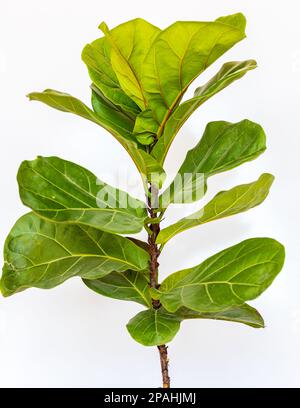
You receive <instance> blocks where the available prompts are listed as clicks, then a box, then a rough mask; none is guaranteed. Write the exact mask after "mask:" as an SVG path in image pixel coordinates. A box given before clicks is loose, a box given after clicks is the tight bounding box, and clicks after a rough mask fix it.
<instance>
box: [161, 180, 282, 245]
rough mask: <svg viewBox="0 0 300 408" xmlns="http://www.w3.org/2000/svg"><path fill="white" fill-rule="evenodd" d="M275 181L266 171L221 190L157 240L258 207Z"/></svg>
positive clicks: (166, 238)
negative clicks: (246, 181)
mask: <svg viewBox="0 0 300 408" xmlns="http://www.w3.org/2000/svg"><path fill="white" fill-rule="evenodd" d="M273 181H274V176H272V175H271V174H268V173H265V174H262V175H261V176H260V177H259V179H258V180H256V181H254V182H252V183H249V184H241V185H240V186H236V187H233V188H232V189H230V190H226V191H221V192H219V193H218V194H217V195H216V196H215V197H214V198H213V199H212V200H211V201H209V202H208V203H207V204H206V205H205V206H204V207H203V208H202V209H201V210H199V211H197V212H195V213H193V214H191V215H189V216H188V217H185V218H182V219H181V220H180V221H178V222H176V223H175V224H172V225H170V226H169V227H167V228H164V229H163V230H162V231H161V232H160V233H159V235H158V237H157V240H156V242H157V243H159V244H165V243H166V242H167V241H169V240H170V239H171V238H172V237H174V236H175V235H177V234H179V233H180V232H183V231H185V230H187V229H189V228H193V227H196V226H198V225H201V224H205V223H207V222H210V221H214V220H218V219H220V218H225V217H229V216H230V215H234V214H238V213H241V212H244V211H247V210H249V209H250V208H253V207H256V206H257V205H259V204H261V203H262V202H263V201H264V200H265V199H266V197H267V196H268V194H269V190H270V187H271V185H272V183H273Z"/></svg>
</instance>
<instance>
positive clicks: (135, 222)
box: [18, 157, 147, 234]
mask: <svg viewBox="0 0 300 408" xmlns="http://www.w3.org/2000/svg"><path fill="white" fill-rule="evenodd" d="M18 183H19V191H20V197H21V200H22V202H23V204H25V205H26V206H28V207H30V208H31V209H32V210H33V211H34V212H35V213H37V214H38V215H40V216H42V217H44V218H48V219H49V220H53V221H55V222H69V223H75V224H81V225H87V226H90V227H94V228H97V229H100V230H102V231H106V232H112V233H120V234H125V233H126V234H129V233H136V232H139V231H141V229H142V228H143V226H144V221H145V219H146V218H147V211H146V209H145V204H144V203H143V202H141V201H139V200H137V199H136V198H133V197H131V196H130V195H129V194H127V193H125V192H124V191H121V190H118V189H116V188H114V187H112V186H110V185H108V184H106V183H104V182H103V181H101V180H99V179H97V177H96V176H95V175H94V174H93V173H91V172H90V171H88V170H86V169H85V168H83V167H81V166H79V165H77V164H75V163H72V162H70V161H67V160H63V159H60V158H58V157H38V158H37V159H35V160H33V161H24V162H23V163H22V164H21V166H20V169H19V172H18Z"/></svg>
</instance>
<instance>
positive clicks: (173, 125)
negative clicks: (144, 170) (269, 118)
mask: <svg viewBox="0 0 300 408" xmlns="http://www.w3.org/2000/svg"><path fill="white" fill-rule="evenodd" d="M256 66H257V65H256V61H254V60H248V61H241V62H239V61H234V62H227V63H226V64H224V65H223V66H222V68H221V69H220V71H219V72H218V73H217V74H216V75H215V76H214V77H213V78H211V79H210V80H209V81H208V82H207V83H206V84H205V85H203V86H201V87H199V88H197V89H196V91H195V93H194V97H193V98H192V99H188V100H187V101H185V102H183V103H181V104H180V105H179V106H178V107H177V108H176V109H175V110H174V112H173V113H172V114H171V116H170V118H169V119H168V121H167V122H166V125H165V129H164V132H163V135H162V136H161V138H160V139H159V140H158V142H157V143H156V145H155V146H154V149H153V156H154V157H156V158H157V160H158V161H159V162H160V163H161V164H163V163H164V160H165V158H166V155H167V153H168V150H169V148H170V146H171V144H172V142H173V140H174V138H175V136H176V134H177V133H178V131H179V130H180V128H181V127H182V126H183V124H184V123H185V122H186V120H187V119H188V118H189V117H190V116H191V115H192V113H193V112H195V110H196V109H197V108H199V106H201V105H202V104H203V103H204V102H206V101H207V100H208V99H210V98H211V97H212V96H214V95H215V94H217V93H218V92H220V91H221V90H222V89H224V88H226V87H227V86H229V85H230V84H231V83H232V82H234V81H236V80H237V79H240V78H242V77H243V76H244V75H245V74H246V73H247V72H248V71H249V70H252V69H254V68H256Z"/></svg>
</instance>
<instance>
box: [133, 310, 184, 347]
mask: <svg viewBox="0 0 300 408" xmlns="http://www.w3.org/2000/svg"><path fill="white" fill-rule="evenodd" d="M180 321H181V320H180V319H179V318H178V317H177V316H176V315H174V314H170V313H167V312H166V311H164V310H161V309H158V310H154V309H149V310H145V311H143V312H140V313H138V314H137V315H136V316H134V317H133V318H132V319H131V320H130V321H129V322H128V324H127V326H126V327H127V330H128V332H129V334H130V335H131V337H132V338H133V339H134V340H135V341H137V342H138V343H140V344H142V345H143V346H159V345H161V344H165V343H169V342H170V341H171V340H172V339H173V338H174V337H175V335H176V333H177V332H178V330H179V328H180Z"/></svg>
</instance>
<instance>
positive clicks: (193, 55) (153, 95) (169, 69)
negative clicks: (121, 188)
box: [142, 14, 245, 137]
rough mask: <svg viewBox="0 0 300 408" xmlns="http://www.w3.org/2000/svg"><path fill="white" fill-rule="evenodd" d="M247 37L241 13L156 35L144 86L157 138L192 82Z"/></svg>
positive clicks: (179, 24)
mask: <svg viewBox="0 0 300 408" xmlns="http://www.w3.org/2000/svg"><path fill="white" fill-rule="evenodd" d="M244 37H245V17H244V16H243V15H242V14H236V15H234V16H227V17H223V18H222V19H218V20H216V21H214V22H193V21H178V22H176V23H174V24H172V25H171V26H170V27H168V28H167V29H165V30H163V31H161V33H160V34H158V35H157V37H156V38H155V40H154V42H153V44H152V46H151V48H150V51H149V53H148V55H147V57H146V59H145V61H144V64H143V76H142V87H143V88H144V90H145V92H144V95H146V99H147V101H148V107H149V108H150V109H152V111H153V114H154V117H155V118H156V119H158V121H159V122H160V128H159V130H158V137H160V136H161V134H162V133H163V129H164V126H165V124H166V122H167V120H168V119H169V117H170V115H171V113H172V112H173V110H174V108H175V107H176V106H177V105H178V103H179V102H180V100H181V98H182V96H183V94H184V93H185V91H186V90H187V88H188V86H189V85H190V84H191V82H192V81H193V80H194V79H195V78H196V77H197V76H198V75H200V74H201V73H202V72H203V71H204V70H205V69H206V68H207V67H208V66H210V65H211V64H212V63H213V62H214V61H215V60H216V59H217V58H219V57H220V56H221V55H222V54H224V53H225V52H226V51H227V50H229V49H230V48H231V47H232V46H233V45H234V44H236V43H237V42H239V41H240V40H242V39H243V38H244Z"/></svg>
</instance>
